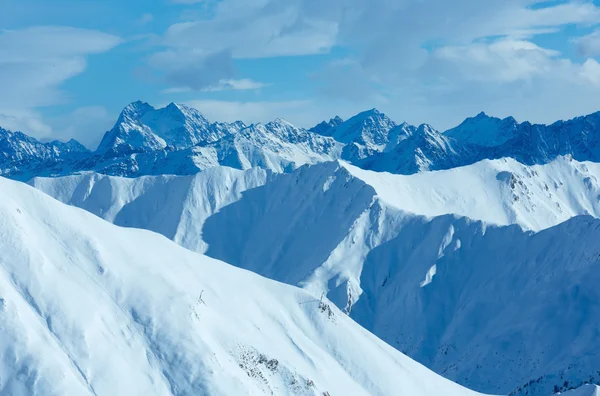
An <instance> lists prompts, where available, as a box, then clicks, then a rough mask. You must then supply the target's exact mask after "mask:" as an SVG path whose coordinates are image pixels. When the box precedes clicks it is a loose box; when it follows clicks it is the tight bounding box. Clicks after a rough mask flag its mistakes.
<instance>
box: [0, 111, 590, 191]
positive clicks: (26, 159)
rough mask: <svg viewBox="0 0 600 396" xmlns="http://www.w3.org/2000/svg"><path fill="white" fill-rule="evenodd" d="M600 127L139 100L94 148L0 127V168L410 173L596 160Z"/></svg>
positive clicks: (12, 172)
mask: <svg viewBox="0 0 600 396" xmlns="http://www.w3.org/2000/svg"><path fill="white" fill-rule="evenodd" d="M599 131H600V113H594V114H590V115H588V116H585V117H578V118H575V119H572V120H569V121H558V122H556V123H554V124H552V125H538V124H531V123H528V122H524V123H518V122H517V121H516V120H515V119H514V118H512V117H509V118H505V119H499V118H494V117H489V116H487V115H486V114H484V113H480V114H479V115H477V116H476V117H473V118H468V119H467V120H465V121H464V122H463V123H462V124H460V125H459V126H457V127H456V128H453V129H450V130H448V131H445V132H439V131H437V130H435V129H434V128H433V127H431V126H430V125H427V124H423V125H420V126H418V127H416V126H412V125H408V124H406V123H401V124H397V123H395V122H394V121H392V120H391V119H389V118H388V117H387V116H386V115H385V114H383V113H381V112H379V111H378V110H376V109H372V110H368V111H365V112H362V113H359V114H357V115H355V116H354V117H351V118H350V119H348V120H346V121H344V120H342V119H341V118H340V117H334V118H332V119H331V120H330V121H328V122H322V123H320V124H319V125H317V126H315V127H314V128H311V129H308V130H307V129H303V128H298V127H295V126H294V125H292V124H290V123H289V122H287V121H285V120H283V119H276V120H274V121H272V122H269V123H266V124H252V125H249V126H247V125H245V124H244V123H243V122H241V121H238V122H234V123H219V122H210V121H208V120H207V119H206V118H205V117H204V116H203V115H202V114H201V113H200V112H199V111H198V110H195V109H193V108H190V107H187V106H185V105H179V104H173V103H171V104H169V105H168V106H166V107H164V108H161V109H155V108H154V107H152V106H150V105H149V104H147V103H144V102H139V101H138V102H134V103H131V104H130V105H128V106H127V107H126V108H125V109H124V110H123V111H122V112H121V114H120V116H119V117H118V119H117V122H116V123H115V126H114V127H113V128H112V129H111V130H110V131H108V132H106V134H105V135H104V138H103V139H102V141H101V143H100V145H99V146H98V148H97V149H96V150H94V151H90V150H87V149H85V148H84V147H83V146H82V145H81V144H79V143H77V142H76V141H74V140H71V141H69V142H67V143H61V142H56V141H55V142H50V143H41V142H39V141H37V140H35V139H33V138H30V137H27V136H26V135H24V134H22V133H19V132H10V131H6V130H4V129H0V152H1V153H2V157H1V158H0V174H1V175H3V176H5V177H9V178H13V179H18V180H23V181H26V180H29V179H31V178H32V177H34V176H62V175H68V174H73V173H75V172H81V171H95V172H98V173H102V174H107V175H113V176H126V177H137V176H143V175H160V174H176V175H192V174H195V173H197V172H199V171H202V170H205V169H208V168H211V167H214V166H219V165H223V166H228V167H233V168H236V169H242V170H245V169H249V168H252V167H261V168H264V169H269V170H272V171H274V172H278V173H281V172H290V171H292V170H294V169H297V168H298V167H300V166H302V165H305V164H315V163H320V162H327V161H332V160H337V159H341V160H344V161H347V162H349V163H352V164H355V165H357V166H359V167H361V168H363V169H370V170H375V171H380V172H390V173H397V174H407V175H408V174H413V173H417V172H420V171H426V170H441V169H451V168H454V167H458V166H464V165H469V164H473V163H475V162H478V161H480V160H483V159H499V158H504V157H510V158H514V159H516V160H517V161H519V162H521V163H523V164H527V165H533V164H544V163H547V162H549V161H551V160H552V159H554V158H556V157H557V156H564V155H571V156H572V157H573V158H574V159H577V160H579V161H598V160H600V132H599Z"/></svg>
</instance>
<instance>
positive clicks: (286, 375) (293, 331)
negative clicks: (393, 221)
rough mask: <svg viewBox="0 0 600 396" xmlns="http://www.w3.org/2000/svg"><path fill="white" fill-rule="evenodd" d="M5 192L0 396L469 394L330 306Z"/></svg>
mask: <svg viewBox="0 0 600 396" xmlns="http://www.w3.org/2000/svg"><path fill="white" fill-rule="evenodd" d="M0 191H2V196H3V199H2V200H0V236H1V238H0V251H2V256H1V257H0V334H1V335H2V337H0V356H1V357H2V359H1V360H0V379H1V381H2V382H1V383H0V394H3V395H11V396H21V395H23V396H25V395H27V396H31V395H137V394H144V395H223V396H225V395H227V396H228V395H264V394H277V395H306V396H314V395H319V396H322V395H338V394H352V395H390V394H406V395H409V394H410V395H424V396H437V395H441V394H444V395H451V396H476V393H475V392H472V391H469V390H467V389H465V388H463V387H461V386H459V385H456V384H454V383H452V382H450V381H448V380H446V379H444V378H442V377H441V376H439V375H436V374H434V373H433V372H431V371H430V370H428V369H427V368H425V367H423V366H422V365H420V364H418V363H416V362H414V361H412V360H411V359H409V358H408V357H406V356H404V355H403V354H401V353H400V352H398V351H397V350H395V349H394V348H392V347H390V346H389V345H386V344H385V343H384V342H382V341H381V340H379V339H377V338H376V337H375V336H373V335H372V334H370V333H369V332H368V331H366V330H364V329H362V328H361V327H360V326H359V325H357V324H356V323H355V322H354V321H352V320H351V319H350V318H348V317H347V316H346V315H344V314H343V313H342V312H340V311H339V310H338V309H337V308H336V307H335V306H334V305H333V304H331V303H330V302H329V301H328V300H326V299H324V298H321V299H318V298H315V297H314V296H312V295H310V294H309V293H307V292H306V291H302V290H300V289H298V288H295V287H292V286H288V285H283V284H281V283H277V282H274V281H272V280H268V279H265V278H262V277H260V276H258V275H256V274H253V273H251V272H248V271H244V270H241V269H238V268H235V267H232V266H230V265H227V264H225V263H223V262H220V261H218V260H214V259H210V258H208V257H206V256H202V255H200V254H197V253H194V252H191V251H189V250H187V249H183V248H181V247H179V246H177V245H176V244H174V243H173V242H171V241H169V240H168V239H166V238H164V237H162V236H160V235H158V234H155V233H151V232H148V231H145V230H138V229H127V228H121V227H117V226H114V225H112V224H110V223H108V222H105V221H103V220H101V219H99V218H97V217H96V216H93V215H91V214H89V213H87V212H85V211H83V210H81V209H78V208H74V207H69V206H67V205H64V204H61V203H59V202H58V201H56V200H54V199H52V198H50V197H49V196H47V195H45V194H43V193H41V192H39V191H37V190H35V189H34V188H32V187H29V186H27V185H25V184H23V183H18V182H15V181H10V180H7V179H4V178H0ZM32 241H34V243H32Z"/></svg>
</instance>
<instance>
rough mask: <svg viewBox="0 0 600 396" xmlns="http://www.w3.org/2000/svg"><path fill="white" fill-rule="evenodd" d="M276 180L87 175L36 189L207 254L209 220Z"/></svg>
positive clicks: (232, 174) (255, 172) (259, 174)
mask: <svg viewBox="0 0 600 396" xmlns="http://www.w3.org/2000/svg"><path fill="white" fill-rule="evenodd" d="M272 178H273V175H272V174H271V172H269V171H266V170H263V169H260V168H254V169H250V170H247V171H240V170H237V169H232V168H227V167H216V168H211V169H207V170H206V171H204V172H201V173H198V174H196V175H193V176H146V177H140V178H123V177H115V176H106V175H100V174H97V173H86V174H81V175H73V176H66V177H59V178H35V179H33V180H31V181H30V184H31V185H33V186H34V187H36V188H37V189H39V190H42V191H44V192H45V193H47V194H49V195H51V196H53V197H54V198H56V199H58V200H60V201H62V202H64V203H68V204H70V205H74V206H78V207H80V208H83V209H85V210H87V211H89V212H91V213H94V214H96V215H98V216H100V217H102V218H104V219H105V220H108V221H110V222H112V223H114V224H117V225H119V226H123V227H135V228H144V229H148V230H151V231H155V232H158V233H160V234H162V235H164V236H166V237H167V238H169V239H172V240H173V241H175V242H177V243H178V244H180V245H182V246H184V247H186V248H188V249H191V250H193V251H196V252H200V253H203V252H204V251H205V250H206V243H205V242H204V241H203V239H202V227H203V226H204V222H205V221H206V219H207V218H208V217H209V216H211V215H212V214H214V213H215V212H217V211H218V210H220V209H221V208H222V207H224V206H226V205H228V204H230V203H232V202H234V201H237V200H238V199H240V198H241V196H242V193H243V192H244V191H246V190H248V189H252V188H255V187H258V186H262V185H264V184H265V183H266V182H267V181H268V180H270V179H272Z"/></svg>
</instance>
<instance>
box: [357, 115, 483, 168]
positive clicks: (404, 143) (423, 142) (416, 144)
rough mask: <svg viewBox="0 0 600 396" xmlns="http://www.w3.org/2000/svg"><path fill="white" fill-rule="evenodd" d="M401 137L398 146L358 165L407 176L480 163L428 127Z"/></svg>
mask: <svg viewBox="0 0 600 396" xmlns="http://www.w3.org/2000/svg"><path fill="white" fill-rule="evenodd" d="M393 131H394V130H392V132H393ZM397 136H399V138H397V139H396V141H397V144H395V145H390V146H388V149H387V150H385V151H384V152H381V153H375V154H374V155H372V156H370V157H367V158H364V159H362V160H360V161H354V162H355V163H356V164H357V165H358V166H360V167H362V168H364V169H370V170H374V171H380V172H391V173H399V174H405V175H411V174H413V173H418V172H422V171H428V170H437V169H450V168H453V167H456V166H461V165H469V164H472V163H474V162H476V161H471V159H467V158H465V157H464V156H463V155H462V153H461V152H460V144H459V143H458V142H456V141H454V139H452V138H449V137H448V136H446V135H445V134H442V133H440V132H438V131H436V130H435V129H434V128H432V127H431V126H430V125H427V124H423V125H420V126H419V127H418V128H414V127H412V128H409V127H406V126H405V127H404V128H403V129H402V133H399V134H398V135H397ZM484 158H485V157H484Z"/></svg>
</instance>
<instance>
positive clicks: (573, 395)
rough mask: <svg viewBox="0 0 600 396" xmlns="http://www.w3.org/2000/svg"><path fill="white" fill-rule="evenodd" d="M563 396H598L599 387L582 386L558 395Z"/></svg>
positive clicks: (599, 392)
mask: <svg viewBox="0 0 600 396" xmlns="http://www.w3.org/2000/svg"><path fill="white" fill-rule="evenodd" d="M560 395H563V396H600V387H598V386H597V385H591V384H588V385H583V386H581V387H579V388H577V389H573V390H570V391H567V392H563V393H560Z"/></svg>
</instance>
